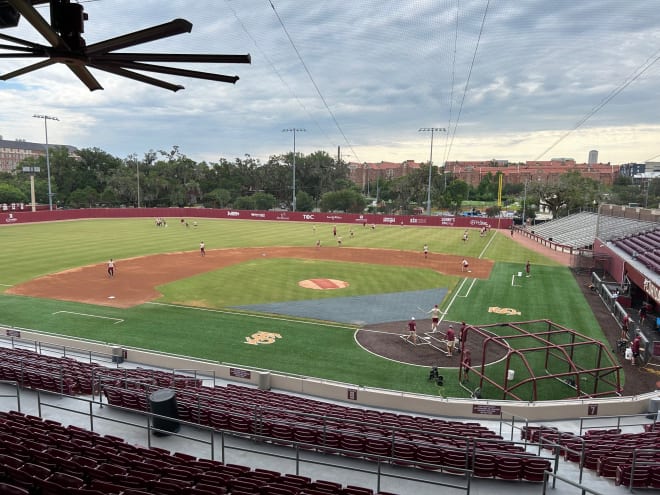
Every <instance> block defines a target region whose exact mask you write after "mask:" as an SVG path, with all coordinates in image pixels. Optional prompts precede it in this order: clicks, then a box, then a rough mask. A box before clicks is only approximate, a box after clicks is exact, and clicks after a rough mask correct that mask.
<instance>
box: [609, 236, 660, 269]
mask: <svg viewBox="0 0 660 495" xmlns="http://www.w3.org/2000/svg"><path fill="white" fill-rule="evenodd" d="M611 243H612V245H613V246H614V247H616V248H618V249H620V250H621V251H623V252H624V253H626V254H627V255H628V256H630V257H631V258H632V259H633V260H635V261H637V262H638V263H641V264H643V265H644V266H645V267H646V268H648V269H649V270H651V271H653V272H654V273H656V274H660V229H657V230H652V231H645V232H636V233H634V234H631V235H627V236H625V237H618V238H615V239H612V240H611Z"/></svg>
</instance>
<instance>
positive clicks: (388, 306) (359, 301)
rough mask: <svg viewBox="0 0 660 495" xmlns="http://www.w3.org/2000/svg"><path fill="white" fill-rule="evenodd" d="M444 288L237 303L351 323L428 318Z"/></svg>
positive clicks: (243, 307)
mask: <svg viewBox="0 0 660 495" xmlns="http://www.w3.org/2000/svg"><path fill="white" fill-rule="evenodd" d="M446 293H447V289H445V288H440V289H431V290H417V291H411V292H393V293H390V294H378V295H372V296H353V297H336V298H328V299H317V300H314V301H289V302H282V303H269V304H251V305H249V306H236V308H237V309H243V310H250V311H259V312H263V313H272V314H279V315H290V316H297V317H302V318H314V319H317V320H326V321H336V322H340V323H350V324H353V325H369V324H374V323H385V322H388V321H401V320H408V319H410V317H411V316H414V317H415V318H417V319H420V320H422V319H429V318H430V317H431V315H430V314H428V311H429V310H430V309H431V308H432V307H433V305H434V304H439V303H440V302H441V301H442V300H443V299H444V297H445V295H446Z"/></svg>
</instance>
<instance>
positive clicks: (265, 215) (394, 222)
mask: <svg viewBox="0 0 660 495" xmlns="http://www.w3.org/2000/svg"><path fill="white" fill-rule="evenodd" d="M85 218H165V219H168V220H170V219H172V220H174V221H176V220H179V219H189V218H191V219H192V218H224V219H234V220H267V221H277V222H308V223H312V224H313V223H344V224H347V223H349V224H353V225H358V226H362V227H364V228H367V227H368V228H376V227H379V226H381V227H382V226H401V227H405V226H406V225H412V226H416V227H461V228H475V229H480V228H482V227H489V228H494V229H508V228H510V227H511V225H512V223H513V219H511V218H499V217H496V218H486V217H462V216H409V215H379V214H372V213H363V214H357V213H320V212H313V213H310V212H302V211H255V210H217V209H212V208H84V209H80V210H53V211H48V210H45V211H43V210H40V211H34V212H33V211H26V210H13V211H12V210H9V211H1V210H0V224H1V225H9V224H17V223H32V222H49V221H57V220H78V219H85Z"/></svg>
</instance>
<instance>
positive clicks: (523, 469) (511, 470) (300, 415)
mask: <svg viewBox="0 0 660 495" xmlns="http://www.w3.org/2000/svg"><path fill="white" fill-rule="evenodd" d="M0 357H2V358H3V359H0V362H2V363H3V364H2V365H0V378H4V379H14V380H16V381H17V382H18V383H19V385H20V384H22V385H23V386H29V387H34V388H44V383H45V382H46V380H45V377H52V378H53V379H54V380H55V381H56V383H59V384H62V383H64V382H67V383H69V384H70V386H69V388H68V389H67V390H70V391H71V392H72V393H73V394H75V393H85V392H84V391H90V390H95V391H98V390H101V391H102V393H103V395H104V396H105V397H106V399H107V401H108V403H109V404H110V405H113V406H120V407H124V408H129V409H133V410H137V411H144V412H146V411H149V410H150V401H149V397H150V395H151V394H152V393H153V392H154V391H156V390H158V389H161V388H164V387H167V388H172V389H174V390H175V391H176V402H177V409H178V414H179V419H182V420H185V421H189V422H193V423H198V424H201V425H204V426H210V427H212V428H214V429H216V430H226V431H232V432H235V433H238V434H244V435H251V436H254V435H258V436H261V437H263V438H262V439H263V440H264V441H268V442H272V443H276V444H282V445H293V443H294V442H296V443H297V444H299V445H300V447H301V448H307V449H311V450H317V451H320V452H325V453H332V454H341V455H345V456H350V457H355V458H362V459H367V460H382V461H385V462H393V463H396V464H401V465H413V466H417V467H421V468H424V469H432V470H441V471H445V472H452V473H462V471H461V470H465V469H475V470H476V471H477V472H478V473H479V474H477V475H478V476H483V477H494V478H503V479H507V480H510V479H519V480H527V481H541V480H540V479H538V478H539V469H540V472H541V473H542V472H543V470H545V469H549V468H550V462H549V461H548V460H544V459H541V458H540V457H539V456H536V455H534V454H530V453H528V452H526V451H525V449H524V447H523V446H521V445H516V444H515V443H513V442H508V441H504V440H503V439H502V437H501V436H500V435H498V434H496V433H495V432H493V431H491V430H489V429H488V428H486V427H484V426H482V425H480V424H479V423H476V422H461V421H448V420H441V419H435V418H427V417H415V416H410V415H406V414H394V413H389V412H381V411H377V410H368V409H361V408H357V407H349V406H343V405H337V404H332V403H328V402H323V401H319V400H314V399H310V398H305V397H298V396H293V395H288V394H281V393H276V392H272V391H266V390H259V389H256V388H251V387H246V386H239V385H227V386H216V387H206V386H202V382H201V380H199V379H196V378H190V377H188V376H183V375H177V374H174V373H171V372H170V373H168V372H164V371H157V370H149V369H123V368H122V369H120V368H111V367H104V366H101V365H97V364H87V363H80V362H78V361H76V360H73V359H69V358H56V357H48V356H42V355H39V354H37V353H34V352H32V351H27V350H15V349H3V348H0ZM12 373H13V374H12ZM10 374H12V375H11V376H12V377H13V378H7V376H8V375H10ZM49 390H52V389H49ZM54 391H56V392H59V393H66V392H62V391H61V387H60V386H56V387H55V390H54ZM73 434H75V433H73ZM85 435H87V434H85ZM95 441H96V439H95ZM509 461H510V462H509ZM532 461H534V462H532ZM493 463H495V465H496V466H497V467H498V469H495V470H494V469H492V465H493Z"/></svg>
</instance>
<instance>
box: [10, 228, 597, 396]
mask: <svg viewBox="0 0 660 495" xmlns="http://www.w3.org/2000/svg"><path fill="white" fill-rule="evenodd" d="M167 220H168V223H167V226H166V227H165V226H161V227H156V226H155V224H154V220H153V219H151V218H143V219H104V220H78V221H66V222H46V223H39V224H14V225H8V226H3V227H2V228H0V246H2V249H1V250H0V267H1V270H0V288H1V289H2V294H1V295H0V324H2V325H7V326H14V327H20V328H29V329H33V330H38V331H42V332H48V333H55V334H61V335H67V336H72V337H78V338H83V339H89V340H95V341H100V342H106V343H112V344H117V345H121V346H125V347H132V348H141V349H151V350H157V351H160V352H165V353H170V354H176V355H185V356H192V357H196V358H200V359H203V360H210V361H213V362H222V363H229V364H235V365H239V366H243V367H254V368H259V369H268V370H274V371H277V372H283V373H290V374H298V375H303V376H310V377H319V378H324V379H329V380H336V381H341V382H346V383H348V384H354V385H358V386H370V387H379V388H386V389H394V390H402V391H408V392H415V393H423V394H431V395H443V396H452V397H465V396H468V395H469V391H468V390H467V388H469V387H466V388H463V387H461V386H460V385H459V384H458V380H457V379H456V377H457V374H458V366H459V364H460V363H459V360H458V357H448V356H446V354H445V352H444V347H443V346H444V344H443V341H442V339H441V338H440V337H441V336H442V335H444V333H443V332H444V331H446V329H447V328H448V326H449V325H450V324H454V326H455V327H456V328H457V326H458V325H460V322H461V321H466V322H467V323H469V324H473V325H485V324H491V323H508V322H516V321H525V320H535V319H549V320H552V321H554V322H555V323H557V324H559V325H563V326H566V327H569V328H572V329H574V330H576V331H577V332H579V333H581V334H583V335H585V336H588V337H592V338H595V339H598V340H603V341H604V340H605V339H604V336H603V334H602V331H601V329H600V327H599V324H598V322H597V321H596V319H595V317H594V315H593V313H592V311H591V309H590V308H589V306H588V304H587V302H586V301H585V299H584V297H583V295H582V293H581V291H580V288H579V287H578V285H577V283H576V281H575V279H574V277H573V276H572V274H571V272H570V270H569V269H568V268H566V267H563V266H560V265H558V264H557V263H556V262H554V261H552V260H550V259H547V258H545V257H544V256H542V255H540V254H538V253H536V252H532V251H530V250H527V249H525V248H523V247H522V246H520V245H519V244H517V243H516V242H514V241H513V240H512V239H511V238H510V236H509V234H508V232H498V231H495V230H491V231H489V232H488V233H487V234H486V235H485V236H481V235H480V232H479V230H478V229H470V231H469V238H468V240H467V241H464V240H463V233H464V229H459V228H431V227H414V226H405V227H399V226H378V227H377V228H373V229H372V228H371V226H364V227H363V226H362V225H360V226H356V225H348V224H337V225H336V227H337V235H333V225H331V224H311V223H309V222H308V223H303V222H268V221H249V220H234V219H230V220H226V219H218V220H215V219H198V221H197V224H196V225H194V224H193V223H192V222H189V223H188V225H186V224H184V223H183V222H181V221H180V219H178V218H177V219H175V218H172V219H167ZM338 237H341V245H340V244H339V242H338ZM201 242H204V245H205V256H201V253H200V248H199V246H200V243H201ZM318 243H320V246H317V244H318ZM425 244H426V245H428V248H429V254H428V257H425V256H424V253H423V246H424V245H425ZM111 258H112V259H113V260H114V262H115V267H116V270H115V275H114V277H110V276H109V275H108V273H107V262H108V260H110V259H111ZM463 259H466V260H467V261H468V262H469V271H467V270H465V271H463V269H462V261H463ZM527 260H529V262H530V267H531V268H530V276H526V272H525V264H526V262H527ZM434 304H438V305H439V307H440V308H441V310H442V311H443V314H442V318H441V324H440V327H439V330H440V333H439V334H438V336H439V338H438V339H431V342H433V341H437V342H438V344H437V345H426V344H427V342H428V341H429V339H426V341H425V340H424V339H425V335H426V332H428V331H429V330H430V325H431V322H430V314H429V311H430V309H431V308H432V307H433V305H434ZM411 317H415V320H416V322H417V336H418V338H419V342H420V345H413V344H412V343H411V342H409V341H408V340H407V338H408V326H407V322H408V321H409V320H410V319H411ZM384 329H386V330H384ZM432 337H433V336H432ZM429 366H439V367H440V368H441V370H442V373H443V375H444V377H445V383H444V385H443V386H438V385H437V384H436V383H435V382H434V381H429V380H428V379H427V378H428V374H429ZM493 366H498V364H497V363H493ZM563 388H565V387H563V385H562V384H554V385H552V386H550V387H548V390H547V391H545V392H544V393H545V394H546V395H547V398H554V397H561V396H562V394H563V393H565V392H566V391H565V390H563Z"/></svg>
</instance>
